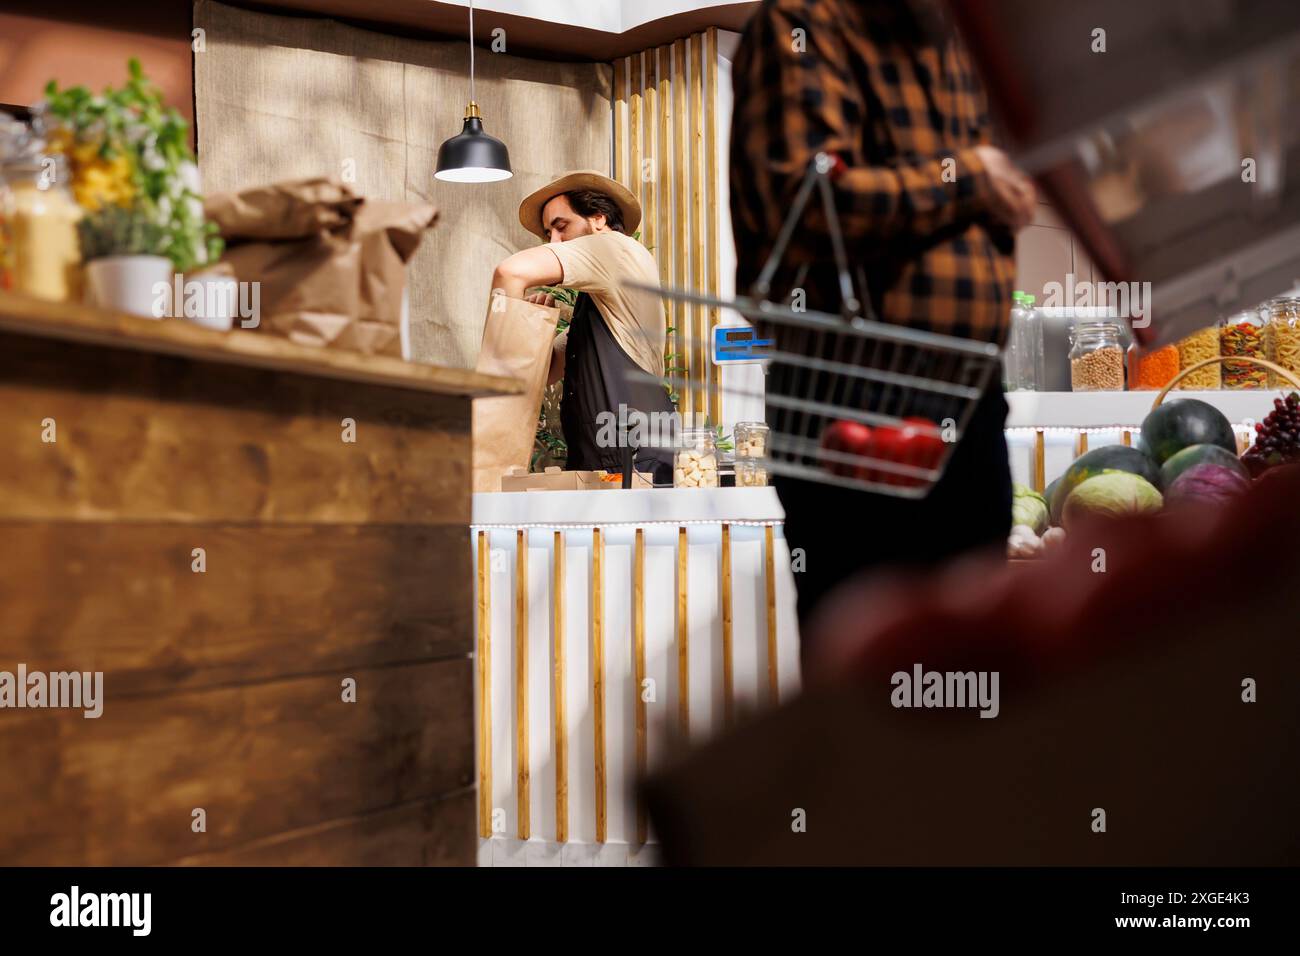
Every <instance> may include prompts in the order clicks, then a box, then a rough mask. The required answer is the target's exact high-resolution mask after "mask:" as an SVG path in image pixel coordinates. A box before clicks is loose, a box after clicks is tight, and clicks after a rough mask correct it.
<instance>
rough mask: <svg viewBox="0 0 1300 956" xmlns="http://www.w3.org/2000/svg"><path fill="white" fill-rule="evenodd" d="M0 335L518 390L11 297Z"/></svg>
mask: <svg viewBox="0 0 1300 956" xmlns="http://www.w3.org/2000/svg"><path fill="white" fill-rule="evenodd" d="M0 331H5V332H13V333H17V334H20V335H31V336H36V337H40V338H52V339H63V340H66V341H69V342H80V343H84V344H90V345H101V346H105V347H108V348H119V349H128V350H132V351H137V352H153V353H157V354H161V355H175V356H179V357H181V358H188V359H196V360H199V361H206V362H220V363H225V364H229V365H242V366H246V367H249V368H263V369H272V370H274V371H278V372H291V373H294V374H297V375H311V376H315V377H318V378H331V379H340V380H343V381H350V382H364V383H366V384H370V385H388V386H392V387H394V388H405V389H413V390H416V391H423V392H433V393H435V394H439V395H459V396H464V397H467V398H480V397H483V396H488V395H515V394H518V393H520V392H521V391H522V390H523V387H522V386H521V385H520V383H519V382H518V381H516V380H515V379H512V378H502V377H500V376H497V375H483V374H481V373H479V372H475V371H473V370H471V369H460V368H443V367H441V366H436V365H420V364H418V363H415V362H405V361H403V360H401V359H397V358H391V357H388V356H379V355H362V354H360V353H357V352H347V351H343V350H341V349H323V348H316V347H313V346H308V345H299V344H297V343H295V342H290V341H289V340H288V339H283V338H279V337H276V336H272V335H268V334H266V333H262V332H255V331H252V330H248V329H239V328H235V329H232V330H231V331H229V332H217V331H213V330H212V329H205V328H202V327H201V326H198V325H195V324H194V323H192V322H187V321H185V320H184V319H149V318H143V317H141V316H137V315H128V314H127V313H125V312H109V311H105V310H103V309H94V308H91V307H89V306H85V305H81V304H78V303H70V302H47V301H45V300H43V299H34V298H31V297H30V296H25V295H16V294H14V293H11V292H0Z"/></svg>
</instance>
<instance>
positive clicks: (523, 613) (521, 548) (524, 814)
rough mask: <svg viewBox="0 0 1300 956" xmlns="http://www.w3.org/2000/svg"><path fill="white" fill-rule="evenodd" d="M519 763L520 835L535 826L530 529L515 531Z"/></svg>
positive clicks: (526, 836)
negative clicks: (530, 738)
mask: <svg viewBox="0 0 1300 956" xmlns="http://www.w3.org/2000/svg"><path fill="white" fill-rule="evenodd" d="M515 763H516V766H517V772H516V774H517V775H516V779H515V789H516V800H517V802H516V815H517V816H518V818H519V831H518V832H519V839H521V840H527V839H528V836H529V833H530V830H531V827H530V824H531V820H532V812H531V809H530V802H529V798H530V796H531V793H530V790H529V781H528V531H527V530H526V529H524V528H520V529H519V530H518V531H516V532H515Z"/></svg>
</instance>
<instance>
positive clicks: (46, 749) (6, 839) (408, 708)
mask: <svg viewBox="0 0 1300 956" xmlns="http://www.w3.org/2000/svg"><path fill="white" fill-rule="evenodd" d="M349 677H350V678H354V679H355V680H356V684H357V699H356V702H355V703H347V702H344V701H343V700H342V690H341V682H342V680H343V679H344V678H349ZM105 695H106V699H105V703H104V709H103V714H102V716H101V717H99V718H98V719H95V720H86V719H84V718H83V716H82V714H81V712H80V711H68V710H42V711H39V712H33V711H11V712H6V714H5V719H3V720H0V762H2V763H3V765H4V766H6V767H7V768H9V769H8V770H7V771H6V772H5V773H3V774H0V806H3V807H4V813H0V859H2V860H4V861H5V862H6V863H7V864H10V865H18V866H22V865H33V864H42V865H75V866H101V865H107V864H113V865H119V866H134V865H147V864H153V863H158V862H162V861H166V860H174V859H177V858H178V857H183V856H190V855H195V854H202V853H210V852H216V851H221V850H226V849H230V848H234V847H237V846H240V845H242V844H246V843H248V842H250V841H253V840H258V839H261V838H265V837H270V836H272V835H274V834H277V833H283V832H285V831H287V830H294V829H299V828H303V827H309V826H312V825H315V824H320V823H325V822H327V821H331V820H338V819H340V818H342V817H347V816H351V815H355V814H362V813H367V812H373V811H378V810H382V809H384V808H386V807H392V806H394V805H397V804H402V803H406V802H409V801H414V800H419V799H423V798H429V797H433V796H438V795H445V794H450V793H452V792H454V791H457V790H461V789H463V788H465V787H467V786H469V785H470V784H471V782H472V780H473V773H474V755H473V744H472V741H471V739H470V735H469V734H467V733H466V732H465V729H466V728H467V727H468V726H469V725H470V722H471V720H472V710H473V704H472V690H471V672H470V663H469V661H468V660H466V659H464V658H460V659H455V660H447V661H439V662H434V663H428V664H416V665H409V666H394V667H381V668H374V669H362V668H353V669H348V670H345V671H340V672H339V673H336V674H332V675H323V676H314V677H306V678H297V679H290V680H283V681H271V682H266V683H256V684H246V685H243V686H237V687H222V688H212V689H205V690H199V691H187V692H184V693H181V694H174V695H169V696H165V697H147V698H128V699H119V698H117V697H115V696H114V693H113V683H112V675H111V674H106V675H105ZM33 714H35V716H33ZM15 717H17V719H14V718H15ZM20 758H21V759H20ZM15 767H21V768H22V769H21V772H20V773H14V772H11V771H12V770H13V769H14V768H15ZM198 807H201V808H203V809H204V810H205V811H206V814H207V832H205V833H194V832H193V831H192V830H191V819H192V818H191V811H192V810H194V809H195V808H198ZM466 822H468V821H466ZM334 862H347V861H345V860H338V861H334ZM467 862H468V861H467Z"/></svg>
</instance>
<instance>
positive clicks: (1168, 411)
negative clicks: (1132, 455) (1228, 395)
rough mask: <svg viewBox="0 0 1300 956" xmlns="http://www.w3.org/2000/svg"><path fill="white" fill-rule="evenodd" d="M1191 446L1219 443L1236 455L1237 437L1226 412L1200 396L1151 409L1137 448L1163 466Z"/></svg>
mask: <svg viewBox="0 0 1300 956" xmlns="http://www.w3.org/2000/svg"><path fill="white" fill-rule="evenodd" d="M1192 445H1218V446H1219V447H1220V448H1222V449H1223V450H1224V451H1228V452H1231V453H1232V454H1233V456H1234V457H1236V454H1237V437H1236V435H1234V434H1233V432H1232V423H1231V422H1229V421H1228V419H1227V417H1226V416H1225V415H1224V414H1223V412H1221V411H1219V410H1218V409H1217V408H1215V407H1214V406H1213V405H1211V404H1209V403H1208V402H1203V401H1201V400H1200V399H1198V398H1176V399H1174V400H1173V401H1171V402H1165V403H1164V404H1163V405H1159V406H1157V407H1156V408H1153V409H1152V410H1151V414H1149V415H1147V417H1146V419H1145V420H1143V422H1142V437H1141V439H1140V440H1139V442H1138V447H1139V448H1140V449H1142V450H1143V451H1144V452H1146V454H1148V455H1150V456H1151V458H1153V459H1154V460H1155V462H1156V464H1158V465H1163V464H1164V463H1165V462H1167V461H1168V460H1169V459H1170V458H1172V457H1173V456H1174V455H1176V454H1178V452H1180V451H1182V450H1183V449H1184V448H1190V447H1191V446H1192Z"/></svg>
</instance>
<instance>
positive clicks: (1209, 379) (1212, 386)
mask: <svg viewBox="0 0 1300 956" xmlns="http://www.w3.org/2000/svg"><path fill="white" fill-rule="evenodd" d="M1176 347H1177V348H1178V365H1179V368H1181V369H1189V368H1191V367H1192V366H1193V365H1195V364H1196V363H1197V362H1204V361H1205V360H1206V359H1217V358H1218V357H1219V330H1218V329H1217V328H1215V327H1214V326H1212V325H1211V326H1208V327H1206V328H1204V329H1201V330H1199V331H1197V332H1193V333H1192V334H1191V335H1189V336H1187V337H1186V338H1185V339H1182V340H1181V341H1179V342H1177V343H1176ZM1222 384H1223V366H1222V364H1221V363H1218V362H1216V363H1214V364H1213V365H1207V366H1205V368H1198V369H1197V370H1196V371H1195V372H1192V373H1191V374H1190V375H1184V376H1183V377H1182V378H1181V379H1180V380H1179V382H1178V385H1177V387H1178V388H1180V389H1193V390H1197V391H1214V390H1216V389H1218V388H1220V387H1222Z"/></svg>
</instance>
